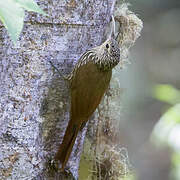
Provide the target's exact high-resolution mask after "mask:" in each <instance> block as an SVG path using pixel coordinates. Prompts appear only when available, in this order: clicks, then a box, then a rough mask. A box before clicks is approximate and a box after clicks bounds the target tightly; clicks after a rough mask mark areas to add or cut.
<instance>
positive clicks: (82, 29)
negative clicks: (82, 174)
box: [0, 0, 115, 180]
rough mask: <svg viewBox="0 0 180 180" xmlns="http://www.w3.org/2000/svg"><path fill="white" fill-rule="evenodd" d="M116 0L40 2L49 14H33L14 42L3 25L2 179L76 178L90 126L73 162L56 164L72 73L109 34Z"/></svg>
mask: <svg viewBox="0 0 180 180" xmlns="http://www.w3.org/2000/svg"><path fill="white" fill-rule="evenodd" d="M114 2H115V0H107V1H102V0H93V1H88V0H83V1H77V0H68V1H64V0H63V1H58V0H52V1H39V5H40V6H41V8H43V9H44V10H45V11H46V12H47V14H48V15H49V17H43V16H41V15H38V14H34V13H28V15H27V17H26V19H25V25H24V29H23V32H22V33H21V37H20V39H19V41H18V43H17V45H16V47H14V46H13V44H12V42H11V41H10V39H9V37H8V35H7V32H6V30H5V28H4V27H3V26H2V25H0V43H1V46H0V97H1V98H0V179H19V180H24V179H28V180H30V179H34V180H37V179H43V180H44V179H53V180H54V179H64V180H65V179H73V178H75V179H77V178H78V168H79V160H80V155H81V151H82V147H83V141H84V137H85V133H86V128H85V129H84V131H83V132H82V134H81V135H79V137H78V139H77V141H76V144H75V147H74V151H73V153H72V155H71V158H70V161H69V163H68V166H69V169H70V173H68V172H67V173H66V174H65V173H61V172H57V171H56V168H55V167H53V166H52V163H51V160H52V159H53V157H54V155H55V153H56V151H57V149H58V146H59V145H60V142H61V140H62V138H63V135H64V131H65V128H66V126H67V123H68V120H69V93H68V85H67V83H66V82H64V80H63V78H62V77H61V76H59V74H58V73H57V72H56V71H55V70H54V69H53V67H52V66H51V65H50V63H49V62H48V61H49V60H51V61H52V62H53V63H54V64H55V65H56V66H57V67H58V69H60V71H61V72H62V74H64V75H65V74H68V73H69V72H70V71H71V70H72V67H73V65H74V64H75V63H76V61H77V60H78V58H79V57H80V55H81V54H82V53H83V52H85V51H86V50H87V49H89V48H91V47H94V46H96V45H100V44H101V43H102V42H103V40H104V39H105V30H106V28H107V26H108V24H109V21H110V17H111V14H112V10H113V7H114Z"/></svg>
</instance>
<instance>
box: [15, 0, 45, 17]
mask: <svg viewBox="0 0 180 180" xmlns="http://www.w3.org/2000/svg"><path fill="white" fill-rule="evenodd" d="M14 1H16V2H17V3H18V4H19V5H20V6H21V7H23V8H24V9H26V10H28V11H34V12H37V13H40V14H42V15H45V16H46V15H47V14H46V13H45V12H44V11H43V10H42V9H41V8H40V7H39V6H38V5H37V3H36V2H35V1H34V0H14Z"/></svg>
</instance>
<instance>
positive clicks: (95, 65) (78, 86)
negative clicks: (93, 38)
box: [55, 32, 120, 170]
mask: <svg viewBox="0 0 180 180" xmlns="http://www.w3.org/2000/svg"><path fill="white" fill-rule="evenodd" d="M119 61H120V49H119V45H118V43H117V41H116V40H114V39H113V38H112V32H111V35H110V37H109V38H108V39H107V40H106V41H105V42H104V43H103V44H102V45H100V46H97V47H95V48H92V49H90V50H88V51H87V52H85V53H84V54H83V55H82V56H81V57H80V59H79V60H78V62H77V64H76V65H75V67H74V69H73V71H72V73H71V74H70V75H69V76H68V80H69V81H70V90H71V109H70V121H69V123H68V126H67V129H66V132H65V135H64V138H63V141H62V143H61V145H60V147H59V150H58V152H57V154H56V156H55V159H56V160H59V161H60V162H61V164H62V170H64V167H65V165H66V163H67V161H68V159H69V156H70V154H71V152H72V148H73V145H74V143H75V140H76V137H77V135H78V132H79V131H80V130H81V129H82V128H83V127H84V126H85V124H86V122H87V121H88V119H89V118H90V116H91V115H92V114H93V112H94V111H95V109H96V108H97V106H98V105H99V103H100V101H101V98H102V97H103V95H104V93H105V91H106V90H107V88H108V86H109V83H110V80H111V75H112V68H114V67H115V66H116V65H117V64H118V63H119Z"/></svg>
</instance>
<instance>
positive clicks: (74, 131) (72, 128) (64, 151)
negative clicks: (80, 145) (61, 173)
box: [55, 120, 80, 170]
mask: <svg viewBox="0 0 180 180" xmlns="http://www.w3.org/2000/svg"><path fill="white" fill-rule="evenodd" d="M79 130H80V126H79V125H77V124H74V123H73V122H72V120H71V121H70V122H69V124H68V127H67V129H66V132H65V135H64V138H63V141H62V143H61V145H60V147H59V150H58V152H57V154H56V156H55V159H56V160H59V161H60V162H61V164H62V167H61V169H62V170H64V168H65V165H66V163H67V161H68V159H69V157H70V155H71V152H72V149H73V146H74V143H75V141H76V137H77V135H78V132H79Z"/></svg>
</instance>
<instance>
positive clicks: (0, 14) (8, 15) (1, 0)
mask: <svg viewBox="0 0 180 180" xmlns="http://www.w3.org/2000/svg"><path fill="white" fill-rule="evenodd" d="M0 20H1V21H2V22H3V24H4V26H5V27H6V29H7V30H8V32H9V34H10V37H11V39H12V40H13V42H14V44H15V43H16V41H17V39H18V37H19V35H20V33H21V30H22V28H23V20H24V10H23V9H22V8H21V7H20V6H19V4H17V3H16V2H15V1H14V0H0Z"/></svg>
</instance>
